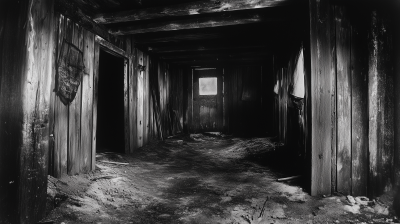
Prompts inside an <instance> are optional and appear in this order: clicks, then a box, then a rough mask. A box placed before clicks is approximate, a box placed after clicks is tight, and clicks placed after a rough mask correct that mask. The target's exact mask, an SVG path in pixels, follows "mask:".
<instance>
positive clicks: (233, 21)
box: [109, 12, 287, 35]
mask: <svg viewBox="0 0 400 224" xmlns="http://www.w3.org/2000/svg"><path fill="white" fill-rule="evenodd" d="M265 15H266V14H263V13H259V12H256V13H245V14H229V15H228V16H227V15H226V14H219V15H215V16H213V17H205V18H195V19H191V18H190V19H185V20H167V21H165V20H163V21H159V22H146V23H141V24H136V25H130V26H121V27H119V28H115V29H111V30H110V31H109V32H110V33H111V34H113V35H128V34H140V33H152V32H160V31H173V30H187V29H199V28H209V27H222V26H233V25H243V24H253V23H261V22H278V21H285V20H287V19H284V18H282V17H280V18H268V17H266V16H265Z"/></svg>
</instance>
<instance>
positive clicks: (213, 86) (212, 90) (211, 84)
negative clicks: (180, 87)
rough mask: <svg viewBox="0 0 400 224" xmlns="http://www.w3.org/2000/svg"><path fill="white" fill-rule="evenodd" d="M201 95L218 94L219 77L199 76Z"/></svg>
mask: <svg viewBox="0 0 400 224" xmlns="http://www.w3.org/2000/svg"><path fill="white" fill-rule="evenodd" d="M199 85H200V86H199V87H200V88H199V89H200V95H217V78H216V77H214V78H199Z"/></svg>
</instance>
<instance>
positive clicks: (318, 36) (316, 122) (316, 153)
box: [309, 0, 335, 195]
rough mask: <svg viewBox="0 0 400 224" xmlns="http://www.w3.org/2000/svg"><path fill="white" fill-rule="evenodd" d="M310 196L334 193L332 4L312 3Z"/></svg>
mask: <svg viewBox="0 0 400 224" xmlns="http://www.w3.org/2000/svg"><path fill="white" fill-rule="evenodd" d="M309 3H310V5H309V6H310V57H311V76H310V78H311V80H310V81H311V111H310V112H311V121H310V122H311V136H312V137H311V148H312V152H311V161H312V162H311V166H312V169H311V195H320V194H330V193H331V156H332V155H331V144H332V139H331V136H332V127H331V124H332V122H331V119H332V118H331V106H332V103H331V100H332V98H331V88H332V86H331V79H332V78H333V77H334V76H335V68H334V67H333V66H332V65H333V64H332V56H331V52H332V46H331V32H330V28H331V26H332V21H331V18H332V17H331V5H330V1H329V0H320V1H319V0H318V1H317V0H310V1H309Z"/></svg>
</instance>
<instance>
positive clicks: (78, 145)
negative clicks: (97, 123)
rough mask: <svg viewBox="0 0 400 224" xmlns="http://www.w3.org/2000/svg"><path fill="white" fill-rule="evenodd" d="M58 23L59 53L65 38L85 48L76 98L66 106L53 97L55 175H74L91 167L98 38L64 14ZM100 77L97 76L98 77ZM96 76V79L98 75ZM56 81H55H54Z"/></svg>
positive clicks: (53, 165)
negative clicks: (82, 73) (96, 40)
mask: <svg viewBox="0 0 400 224" xmlns="http://www.w3.org/2000/svg"><path fill="white" fill-rule="evenodd" d="M56 19H57V21H58V27H57V29H56V34H57V55H58V56H59V52H60V50H61V46H62V43H63V40H66V41H68V42H70V43H72V44H74V45H75V46H77V47H78V48H79V49H80V50H81V51H82V52H83V62H84V65H85V75H83V77H82V80H81V85H80V86H79V90H78V92H77V95H76V97H75V99H74V101H73V102H72V103H71V104H70V105H67V106H65V105H64V104H62V103H61V101H60V100H59V98H58V97H57V96H55V94H54V92H52V93H51V95H52V96H51V99H52V100H54V101H53V102H52V104H53V105H54V108H53V109H54V111H53V112H52V113H53V114H54V124H53V125H54V130H53V136H54V141H55V143H54V148H52V152H53V153H52V157H53V158H52V159H53V163H52V168H53V169H52V170H50V172H52V175H53V176H55V177H61V176H62V175H66V174H69V175H75V174H78V173H82V172H83V173H86V172H89V171H90V170H91V169H92V167H93V166H92V162H93V161H92V158H93V157H92V154H93V153H94V152H92V150H93V148H92V144H93V138H92V137H95V136H93V134H94V133H93V130H94V129H93V116H94V114H93V98H94V90H95V88H94V75H95V70H96V69H97V68H95V65H98V62H95V57H94V56H95V40H94V35H93V34H92V33H91V32H89V31H86V30H85V29H83V28H82V27H80V26H79V25H78V24H76V23H74V22H72V21H71V20H70V19H69V18H67V17H65V16H63V15H60V14H58V15H56ZM97 78H98V77H97ZM97 78H96V79H97ZM53 85H54V84H53Z"/></svg>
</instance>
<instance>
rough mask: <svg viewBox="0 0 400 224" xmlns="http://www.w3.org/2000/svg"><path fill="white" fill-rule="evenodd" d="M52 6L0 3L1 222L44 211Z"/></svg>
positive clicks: (29, 219) (28, 219) (30, 218)
mask: <svg viewBox="0 0 400 224" xmlns="http://www.w3.org/2000/svg"><path fill="white" fill-rule="evenodd" d="M53 7H54V5H53V2H52V1H37V0H23V1H18V2H16V1H2V2H1V3H0V8H2V9H1V10H0V13H2V15H1V16H0V29H1V30H2V31H0V33H2V32H4V36H3V34H0V36H1V37H0V39H1V40H2V42H1V43H0V67H1V71H0V72H1V73H0V124H1V125H0V149H1V150H0V191H1V196H0V220H1V222H2V223H36V222H38V221H39V220H41V219H42V218H43V217H44V215H45V207H46V189H47V171H48V167H47V163H48V147H49V145H48V143H49V123H48V116H49V106H50V92H51V90H50V87H51V83H52V77H53V75H54V74H53V71H54V64H53V61H54V60H55V58H54V44H56V39H55V36H54V30H53V28H54V18H55V17H54V11H53ZM3 10H4V11H3Z"/></svg>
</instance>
